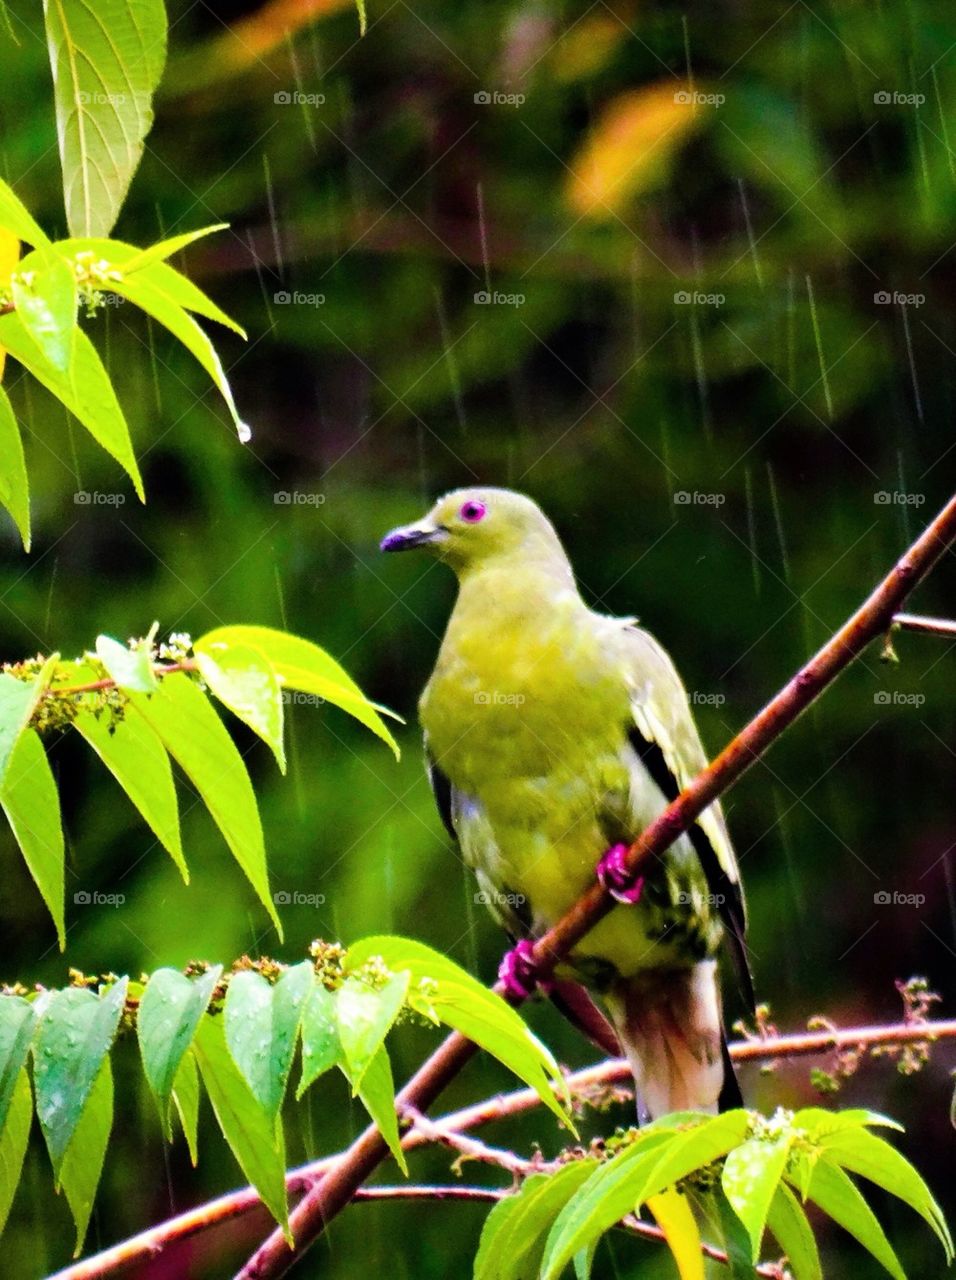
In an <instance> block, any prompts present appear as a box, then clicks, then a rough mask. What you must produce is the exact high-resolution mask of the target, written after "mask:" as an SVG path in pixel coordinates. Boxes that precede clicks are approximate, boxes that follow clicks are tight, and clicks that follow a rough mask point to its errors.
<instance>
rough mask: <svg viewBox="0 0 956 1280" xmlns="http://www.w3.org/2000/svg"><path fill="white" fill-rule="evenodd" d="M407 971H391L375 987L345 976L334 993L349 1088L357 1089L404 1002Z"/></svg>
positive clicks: (355, 1090)
mask: <svg viewBox="0 0 956 1280" xmlns="http://www.w3.org/2000/svg"><path fill="white" fill-rule="evenodd" d="M409 980H410V974H409V973H408V971H407V970H406V971H405V972H403V973H396V974H393V975H392V977H390V978H389V979H388V981H387V982H386V983H385V985H384V986H383V987H381V988H379V989H378V990H376V989H375V988H373V987H370V986H369V985H368V984H367V983H365V982H363V981H362V980H361V979H360V978H346V980H345V981H344V982H343V983H342V985H341V987H339V989H338V991H337V992H336V996H335V1016H336V1020H337V1023H338V1030H339V1042H340V1043H341V1045H342V1051H343V1053H344V1055H345V1061H346V1064H347V1065H348V1070H349V1078H350V1079H351V1081H352V1092H353V1093H355V1092H357V1090H358V1086H359V1085H360V1084H361V1082H362V1077H363V1076H364V1075H365V1072H366V1071H367V1070H368V1068H369V1065H370V1064H371V1061H372V1059H373V1058H374V1057H375V1055H376V1054H377V1053H378V1051H379V1049H380V1048H381V1047H382V1045H383V1044H384V1043H385V1037H386V1036H387V1035H388V1033H389V1031H390V1030H391V1028H392V1025H393V1024H394V1022H395V1019H396V1018H397V1017H398V1015H399V1013H400V1011H401V1009H402V1006H403V1005H404V1003H405V995H406V993H407V991H408V983H409Z"/></svg>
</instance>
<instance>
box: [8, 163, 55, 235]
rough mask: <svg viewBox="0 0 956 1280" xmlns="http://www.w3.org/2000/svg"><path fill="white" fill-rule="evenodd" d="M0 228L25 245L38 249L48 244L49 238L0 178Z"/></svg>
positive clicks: (14, 193) (10, 188)
mask: <svg viewBox="0 0 956 1280" xmlns="http://www.w3.org/2000/svg"><path fill="white" fill-rule="evenodd" d="M0 227H5V228H6V229H7V230H8V231H12V232H13V233H14V235H16V236H18V237H19V239H21V240H25V241H26V242H27V244H32V245H36V246H38V247H39V246H40V245H46V244H49V243H50V238H49V236H48V235H47V234H46V232H45V231H44V230H43V229H42V228H41V227H40V226H39V224H38V223H36V222H35V221H34V220H33V215H32V214H31V213H30V211H29V209H28V208H27V207H26V205H25V204H24V203H23V201H22V200H21V199H20V197H19V196H18V195H17V194H16V192H15V191H14V190H13V188H12V187H11V186H10V185H9V184H8V183H6V182H4V181H3V179H2V178H0Z"/></svg>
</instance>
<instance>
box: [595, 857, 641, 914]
mask: <svg viewBox="0 0 956 1280" xmlns="http://www.w3.org/2000/svg"><path fill="white" fill-rule="evenodd" d="M627 850H628V846H627V845H626V844H612V845H611V847H610V849H608V851H607V853H605V855H604V857H603V858H602V859H601V861H600V862H599V863H598V864H597V878H598V880H600V882H601V884H602V885H603V886H604V888H605V889H606V890H607V891H608V893H609V894H610V895H611V897H612V898H616V899H617V901H618V902H623V903H624V904H625V905H626V906H630V907H632V906H633V905H634V903H635V902H638V901H639V900H640V897H641V893H642V892H643V890H644V877H643V876H633V875H631V873H630V872H629V871H628V869H627Z"/></svg>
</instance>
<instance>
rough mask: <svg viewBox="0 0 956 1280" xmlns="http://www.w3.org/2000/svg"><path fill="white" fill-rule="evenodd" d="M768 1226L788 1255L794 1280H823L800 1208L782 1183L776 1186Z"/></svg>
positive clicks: (817, 1253) (815, 1249)
mask: <svg viewBox="0 0 956 1280" xmlns="http://www.w3.org/2000/svg"><path fill="white" fill-rule="evenodd" d="M767 1226H768V1227H769V1228H770V1230H771V1231H772V1232H773V1235H774V1238H775V1239H776V1241H777V1244H778V1245H779V1246H780V1248H781V1249H782V1250H783V1251H784V1253H785V1254H786V1255H787V1265H788V1266H789V1268H790V1270H791V1272H792V1273H793V1280H823V1269H822V1267H821V1266H820V1254H819V1252H818V1250H817V1242H816V1240H815V1239H814V1236H813V1228H812V1227H811V1226H810V1223H809V1222H808V1221H807V1215H806V1214H805V1213H804V1211H803V1206H802V1205H801V1204H800V1201H799V1200H798V1199H797V1197H796V1196H795V1195H794V1194H793V1192H792V1191H791V1190H790V1188H789V1187H788V1186H787V1184H786V1183H785V1182H780V1183H778V1184H777V1190H776V1191H775V1192H774V1197H773V1200H772V1201H771V1202H770V1212H769V1213H768V1214H767Z"/></svg>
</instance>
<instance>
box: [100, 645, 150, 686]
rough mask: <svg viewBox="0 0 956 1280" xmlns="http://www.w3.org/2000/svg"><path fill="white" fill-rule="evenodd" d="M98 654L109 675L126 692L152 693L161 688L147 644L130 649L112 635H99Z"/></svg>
mask: <svg viewBox="0 0 956 1280" xmlns="http://www.w3.org/2000/svg"><path fill="white" fill-rule="evenodd" d="M96 656H97V657H98V658H99V660H100V662H102V664H103V666H104V667H105V668H106V673H107V675H109V676H110V677H111V678H112V679H113V680H115V681H116V685H117V688H120V689H122V690H123V691H124V692H126V693H152V692H153V691H154V690H155V689H158V688H159V681H158V680H157V679H156V674H155V672H154V671H153V659H152V654H151V653H150V652H149V649H148V648H147V647H146V646H145V645H143V644H140V645H137V646H135V647H134V648H132V649H130V648H129V647H128V646H127V645H125V644H120V643H119V641H118V640H114V639H112V637H111V636H97V637H96Z"/></svg>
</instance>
